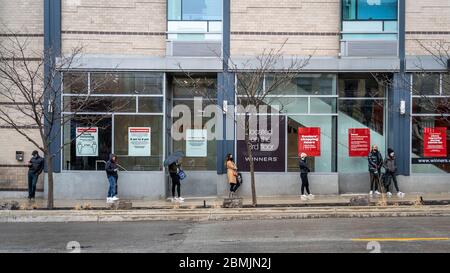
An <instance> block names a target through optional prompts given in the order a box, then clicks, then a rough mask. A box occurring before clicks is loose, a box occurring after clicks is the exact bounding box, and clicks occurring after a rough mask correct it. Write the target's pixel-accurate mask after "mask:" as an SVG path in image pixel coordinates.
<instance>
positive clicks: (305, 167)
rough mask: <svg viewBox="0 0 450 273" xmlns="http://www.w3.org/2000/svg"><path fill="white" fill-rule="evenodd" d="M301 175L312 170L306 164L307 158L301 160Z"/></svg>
mask: <svg viewBox="0 0 450 273" xmlns="http://www.w3.org/2000/svg"><path fill="white" fill-rule="evenodd" d="M299 164H300V173H309V172H311V170H310V169H309V168H308V165H307V164H306V158H305V159H300V162H299Z"/></svg>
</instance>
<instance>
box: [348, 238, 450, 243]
mask: <svg viewBox="0 0 450 273" xmlns="http://www.w3.org/2000/svg"><path fill="white" fill-rule="evenodd" d="M449 240H450V238H356V239H352V241H354V242H372V241H376V242H414V241H449Z"/></svg>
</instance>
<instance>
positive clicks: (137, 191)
mask: <svg viewBox="0 0 450 273" xmlns="http://www.w3.org/2000/svg"><path fill="white" fill-rule="evenodd" d="M47 185H48V181H47V175H46V179H45V186H44V189H45V195H47V190H48V187H47ZM118 185H119V189H118V191H119V197H120V198H124V199H148V200H159V199H163V198H164V192H165V185H164V174H163V173H162V172H126V173H125V172H122V173H119V180H118ZM107 192H108V180H107V178H106V175H105V172H63V173H57V174H54V198H55V199H81V200H83V199H103V198H106V196H107Z"/></svg>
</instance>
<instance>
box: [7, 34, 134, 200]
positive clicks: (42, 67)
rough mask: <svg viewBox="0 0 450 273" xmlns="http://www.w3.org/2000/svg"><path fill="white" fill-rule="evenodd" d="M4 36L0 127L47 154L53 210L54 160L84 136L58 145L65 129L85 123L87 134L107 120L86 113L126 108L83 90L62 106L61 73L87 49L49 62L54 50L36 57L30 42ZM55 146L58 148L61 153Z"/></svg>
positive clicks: (73, 80) (67, 84)
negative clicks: (0, 124) (33, 131)
mask: <svg viewBox="0 0 450 273" xmlns="http://www.w3.org/2000/svg"><path fill="white" fill-rule="evenodd" d="M6 33H8V35H4V36H3V37H2V40H0V101H2V102H3V103H2V105H0V121H2V122H4V123H5V124H6V125H8V126H10V127H11V128H13V129H14V130H15V131H16V132H17V133H18V134H19V135H22V136H23V137H25V139H26V140H27V141H29V142H30V143H32V144H33V145H34V146H35V147H36V148H37V149H38V150H40V151H41V152H42V153H43V154H44V158H45V162H46V167H47V174H48V200H47V201H48V203H47V207H48V209H53V208H54V197H53V181H54V180H53V173H54V171H53V161H54V158H55V157H56V156H57V155H58V154H59V153H60V152H61V150H62V149H63V148H64V147H65V146H66V145H69V144H70V143H72V142H73V141H75V139H76V138H77V137H79V136H80V135H78V136H77V137H75V138H71V139H70V141H68V142H65V143H60V142H59V141H58V140H59V138H60V135H59V133H60V132H61V128H62V127H63V126H64V125H65V124H67V123H70V122H71V121H72V120H73V119H78V120H80V119H81V120H82V121H83V123H84V124H86V127H88V128H90V127H94V126H96V125H97V124H98V123H99V122H100V121H101V120H102V119H103V118H104V117H97V118H92V117H89V116H87V115H83V112H86V111H87V110H89V109H91V108H93V107H97V106H98V105H99V104H100V105H102V107H103V108H104V109H105V110H104V111H107V112H113V111H117V110H118V109H121V108H123V107H126V104H127V102H124V103H122V104H121V105H117V104H113V103H111V104H108V103H105V102H104V101H102V100H101V98H98V97H95V96H91V95H90V94H89V93H88V92H87V91H86V92H84V91H85V90H83V91H80V92H79V93H78V94H74V95H73V96H71V99H70V100H69V101H64V102H63V103H62V104H61V101H60V100H61V93H62V92H63V90H61V86H62V84H61V83H62V82H61V80H62V79H61V78H62V77H61V72H62V71H66V70H71V69H74V68H76V67H75V66H74V63H75V61H74V60H76V59H77V58H79V57H80V56H81V54H82V51H83V48H82V47H76V48H74V49H72V50H71V52H70V54H68V55H67V56H60V57H59V58H57V59H54V58H52V57H51V56H52V54H51V53H52V49H45V50H43V51H35V50H33V49H32V47H31V42H30V41H29V40H28V38H26V37H25V38H24V37H22V36H21V35H20V34H17V33H15V32H12V31H9V30H8V31H7V32H6ZM30 56H32V57H30ZM45 71H46V73H45ZM80 83H81V82H80V79H79V78H78V79H77V78H67V79H66V80H65V82H64V86H65V87H66V88H68V89H70V88H71V86H75V85H79V84H80ZM95 84H98V85H102V84H103V83H102V82H97V83H95ZM62 113H64V116H63V115H62ZM29 128H34V129H37V130H38V132H39V137H38V139H35V138H33V136H32V134H31V133H30V130H29ZM55 143H58V145H57V147H55ZM52 146H53V147H52Z"/></svg>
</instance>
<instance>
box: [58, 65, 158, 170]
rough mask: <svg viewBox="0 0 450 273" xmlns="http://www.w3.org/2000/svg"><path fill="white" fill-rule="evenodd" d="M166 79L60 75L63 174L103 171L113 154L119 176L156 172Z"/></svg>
mask: <svg viewBox="0 0 450 273" xmlns="http://www.w3.org/2000/svg"><path fill="white" fill-rule="evenodd" d="M163 82H164V74H162V73H149V72H124V73H122V72H114V73H108V72H102V73H97V72H95V73H89V72H83V73H78V72H76V73H69V72H66V73H64V75H63V86H64V93H63V98H62V100H63V108H64V109H63V117H64V119H65V120H68V121H67V122H65V123H64V130H63V132H64V134H63V141H64V144H65V145H66V147H65V148H64V151H63V169H64V170H104V164H105V162H106V161H107V160H108V159H109V156H110V154H111V153H115V154H117V155H118V158H119V161H120V162H119V164H120V167H121V170H122V171H160V170H162V161H163V147H164V145H163V128H164V126H163V110H164V107H163V97H164V95H163V94H164V92H163V91H164V90H163V89H164V84H163Z"/></svg>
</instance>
